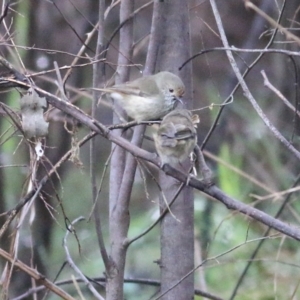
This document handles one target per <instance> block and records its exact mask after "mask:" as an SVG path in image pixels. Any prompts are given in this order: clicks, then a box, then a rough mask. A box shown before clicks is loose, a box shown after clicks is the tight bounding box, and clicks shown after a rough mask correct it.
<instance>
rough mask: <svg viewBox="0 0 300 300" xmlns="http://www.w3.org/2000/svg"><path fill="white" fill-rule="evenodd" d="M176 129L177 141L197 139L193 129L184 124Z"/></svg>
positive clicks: (177, 125)
mask: <svg viewBox="0 0 300 300" xmlns="http://www.w3.org/2000/svg"><path fill="white" fill-rule="evenodd" d="M175 128H176V133H175V138H176V139H177V140H184V139H188V138H193V137H195V132H194V131H192V130H191V128H189V127H187V126H186V125H184V124H176V125H175Z"/></svg>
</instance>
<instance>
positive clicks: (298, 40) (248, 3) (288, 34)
mask: <svg viewBox="0 0 300 300" xmlns="http://www.w3.org/2000/svg"><path fill="white" fill-rule="evenodd" d="M245 6H246V7H247V8H251V9H253V10H254V11H255V12H256V13H258V14H259V15H260V16H262V17H263V18H264V19H265V20H267V21H268V22H269V23H270V24H271V25H272V26H273V27H274V28H277V29H279V30H280V31H281V32H283V33H284V34H285V35H286V38H287V39H289V40H293V41H295V42H296V43H297V44H298V45H300V38H298V37H297V36H296V35H294V34H293V33H291V32H289V31H288V30H287V29H286V28H284V27H283V26H282V25H280V24H279V23H278V22H276V21H274V20H273V19H272V18H270V17H269V16H268V15H267V14H266V13H265V12H263V11H262V10H261V9H259V8H258V7H257V6H256V5H255V4H253V3H252V2H251V1H249V0H246V1H245Z"/></svg>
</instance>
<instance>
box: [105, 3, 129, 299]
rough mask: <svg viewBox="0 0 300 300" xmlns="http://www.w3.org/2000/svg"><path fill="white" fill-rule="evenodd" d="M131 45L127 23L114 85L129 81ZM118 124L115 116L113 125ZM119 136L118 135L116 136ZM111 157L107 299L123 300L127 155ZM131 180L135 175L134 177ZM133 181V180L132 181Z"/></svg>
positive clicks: (123, 11)
mask: <svg viewBox="0 0 300 300" xmlns="http://www.w3.org/2000/svg"><path fill="white" fill-rule="evenodd" d="M133 3H134V2H133V0H123V1H121V6H120V23H121V22H123V21H124V20H126V19H127V18H128V17H129V15H130V14H131V13H132V11H133ZM132 44H133V22H132V20H130V21H129V22H127V23H126V24H125V25H124V26H123V27H122V28H121V29H120V41H119V45H120V46H119V50H120V55H119V59H118V65H119V66H118V69H117V77H116V83H121V82H124V81H126V80H128V79H129V68H128V67H126V65H127V64H129V63H130V61H131V56H132ZM116 122H119V119H118V117H117V116H116V115H115V116H114V123H116ZM119 133H120V134H121V132H119ZM112 149H113V155H112V159H111V168H110V199H109V201H110V203H109V234H110V245H111V251H110V257H111V260H112V263H113V265H114V268H112V270H111V272H110V273H109V274H107V275H108V278H107V285H106V299H107V300H121V299H123V298H124V297H123V279H124V268H125V260H126V250H127V249H126V247H125V246H124V241H125V239H126V237H127V232H128V227H129V211H128V205H129V198H130V193H129V194H127V193H125V192H124V191H125V189H126V190H128V189H127V186H125V187H124V186H123V180H124V170H125V168H126V166H125V158H126V152H125V151H124V150H123V149H121V148H120V147H116V146H115V145H113V146H112ZM133 177H134V175H133ZM132 180H133V179H132Z"/></svg>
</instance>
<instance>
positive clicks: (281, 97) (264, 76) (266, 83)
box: [260, 70, 300, 117]
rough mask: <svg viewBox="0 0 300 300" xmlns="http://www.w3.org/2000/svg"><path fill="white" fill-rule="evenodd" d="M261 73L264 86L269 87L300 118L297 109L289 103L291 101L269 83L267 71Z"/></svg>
mask: <svg viewBox="0 0 300 300" xmlns="http://www.w3.org/2000/svg"><path fill="white" fill-rule="evenodd" d="M260 73H261V74H262V76H263V78H264V86H266V87H268V88H269V89H270V90H271V91H273V92H274V93H275V94H276V95H277V96H278V98H280V99H281V100H282V101H283V103H284V104H285V105H286V106H287V107H288V108H289V109H291V110H292V111H293V112H296V113H297V115H298V116H299V117H300V112H299V111H296V108H295V107H294V106H293V105H292V104H291V103H290V102H289V100H288V99H287V98H285V97H284V96H283V94H282V93H281V92H280V91H279V90H278V89H276V88H275V87H274V85H272V84H271V82H270V81H269V79H268V77H267V75H266V72H265V70H261V71H260Z"/></svg>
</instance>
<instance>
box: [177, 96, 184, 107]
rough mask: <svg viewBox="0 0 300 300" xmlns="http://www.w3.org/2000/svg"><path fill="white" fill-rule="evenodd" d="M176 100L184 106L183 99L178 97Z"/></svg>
mask: <svg viewBox="0 0 300 300" xmlns="http://www.w3.org/2000/svg"><path fill="white" fill-rule="evenodd" d="M176 100H177V101H178V102H180V103H181V104H182V105H183V102H182V99H181V98H179V97H176Z"/></svg>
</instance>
